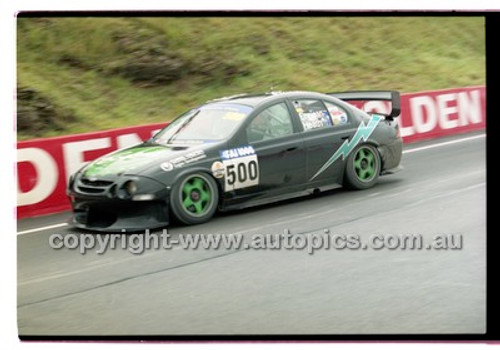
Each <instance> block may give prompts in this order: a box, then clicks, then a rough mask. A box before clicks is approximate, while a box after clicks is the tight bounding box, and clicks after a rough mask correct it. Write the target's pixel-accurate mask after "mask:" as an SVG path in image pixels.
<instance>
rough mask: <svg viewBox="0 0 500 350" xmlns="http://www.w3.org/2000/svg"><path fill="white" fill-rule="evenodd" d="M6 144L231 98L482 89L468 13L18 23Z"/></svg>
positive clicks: (477, 23) (479, 42)
mask: <svg viewBox="0 0 500 350" xmlns="http://www.w3.org/2000/svg"><path fill="white" fill-rule="evenodd" d="M17 35H18V37H17V55H18V56H17V62H18V66H17V77H18V86H17V88H18V124H17V125H18V139H27V138H33V137H40V136H42V137H46V136H53V135H61V134H68V133H76V132H88V131H95V130H102V129H108V128H113V127H120V126H129V125H138V124H146V123H153V122H160V121H168V120H170V119H172V118H173V117H175V116H176V115H178V114H179V113H181V112H183V111H185V110H186V109H187V108H189V107H193V106H195V105H197V104H200V103H202V102H204V101H206V100H208V99H211V98H216V97H221V96H226V95H231V94H235V93H242V92H263V91H268V90H269V89H270V88H271V87H274V89H275V90H289V89H294V90H295V89H300V90H315V91H324V92H327V91H332V90H333V91H339V90H351V89H398V90H400V91H402V92H411V91H419V90H428V89H440V88H448V87H458V86H468V85H477V84H484V83H485V38H484V36H485V33H484V19H483V18H475V17H320V18H318V17H276V18H272V17H263V18H258V17H247V18H232V17H231V18H215V17H214V18H187V17H183V18H182V17H180V18H155V17H147V18H138V17H136V18H134V17H126V18H120V17H115V18H83V17H82V18H19V19H18V31H17Z"/></svg>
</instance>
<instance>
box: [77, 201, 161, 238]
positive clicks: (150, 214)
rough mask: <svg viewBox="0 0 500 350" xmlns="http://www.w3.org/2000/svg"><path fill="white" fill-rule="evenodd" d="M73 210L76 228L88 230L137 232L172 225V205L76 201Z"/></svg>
mask: <svg viewBox="0 0 500 350" xmlns="http://www.w3.org/2000/svg"><path fill="white" fill-rule="evenodd" d="M72 207H73V218H72V224H73V225H74V226H75V227H78V228H83V229H87V230H93V231H102V232H134V231H142V230H145V229H155V228H159V227H164V226H167V225H168V224H169V215H168V203H167V202H166V201H162V200H155V201H144V202H135V201H131V200H128V201H126V200H118V199H89V198H78V197H75V198H74V199H73V200H72Z"/></svg>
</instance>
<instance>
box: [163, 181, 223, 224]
mask: <svg viewBox="0 0 500 350" xmlns="http://www.w3.org/2000/svg"><path fill="white" fill-rule="evenodd" d="M170 203H171V208H172V212H173V214H174V216H175V218H176V219H177V220H179V221H180V222H182V223H184V224H187V225H195V224H201V223H204V222H207V221H208V220H210V219H211V218H212V216H213V215H214V214H215V212H216V211H217V206H218V203H219V191H218V188H217V184H216V182H215V180H214V179H213V178H212V177H211V176H210V175H208V174H205V173H202V172H200V173H193V174H189V175H186V176H184V177H182V178H181V179H180V180H179V181H177V183H176V184H175V185H174V186H173V188H172V192H171V193H170Z"/></svg>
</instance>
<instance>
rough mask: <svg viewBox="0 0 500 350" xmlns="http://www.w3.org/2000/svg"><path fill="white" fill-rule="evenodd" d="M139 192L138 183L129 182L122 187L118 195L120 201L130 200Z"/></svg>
mask: <svg viewBox="0 0 500 350" xmlns="http://www.w3.org/2000/svg"><path fill="white" fill-rule="evenodd" d="M136 192H137V183H135V181H132V180H129V181H127V182H125V183H124V184H123V185H121V186H120V188H119V189H118V192H117V195H118V198H120V199H130V197H132V196H133V195H134V194H135V193H136Z"/></svg>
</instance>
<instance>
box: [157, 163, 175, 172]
mask: <svg viewBox="0 0 500 350" xmlns="http://www.w3.org/2000/svg"><path fill="white" fill-rule="evenodd" d="M160 168H161V170H163V171H171V170H173V169H174V165H173V164H172V163H170V162H165V163H161V164H160Z"/></svg>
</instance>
